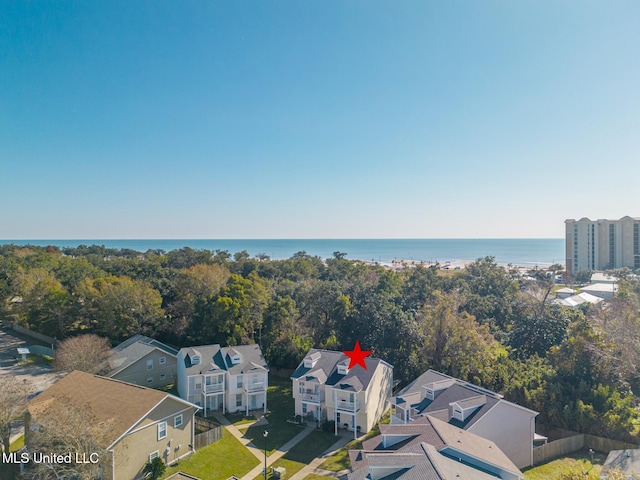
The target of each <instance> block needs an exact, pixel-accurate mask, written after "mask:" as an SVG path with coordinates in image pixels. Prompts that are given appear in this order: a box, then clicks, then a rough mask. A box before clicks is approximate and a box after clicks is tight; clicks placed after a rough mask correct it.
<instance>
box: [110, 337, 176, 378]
mask: <svg viewBox="0 0 640 480" xmlns="http://www.w3.org/2000/svg"><path fill="white" fill-rule="evenodd" d="M177 356H178V351H177V350H176V349H175V348H172V347H170V346H168V345H165V344H164V343H162V342H159V341H158V340H155V339H153V338H149V337H146V336H144V335H134V336H133V337H131V338H128V339H127V340H125V341H124V342H122V343H121V344H119V345H118V346H116V347H114V348H113V350H112V351H111V355H110V357H109V359H108V365H109V371H108V373H107V375H106V376H107V377H111V378H115V379H117V380H122V381H123V382H129V383H135V384H136V385H142V386H145V387H151V388H158V387H164V386H166V385H170V384H172V383H175V382H176V374H177Z"/></svg>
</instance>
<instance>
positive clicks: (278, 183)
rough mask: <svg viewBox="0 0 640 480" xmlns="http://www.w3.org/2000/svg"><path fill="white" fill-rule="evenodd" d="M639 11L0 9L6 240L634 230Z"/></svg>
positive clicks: (286, 1)
mask: <svg viewBox="0 0 640 480" xmlns="http://www.w3.org/2000/svg"><path fill="white" fill-rule="evenodd" d="M639 18H640V2H637V1H616V2H601V1H575V0H574V1H558V0H554V1H545V0H531V1H527V0H521V1H517V2H516V1H512V0H501V1H497V0H496V1H475V0H467V1H456V0H453V1H446V2H444V1H426V0H415V1H403V0H393V1H391V0H389V1H377V0H340V1H329V0H327V1H319V0H306V1H300V0H269V1H265V0H243V1H236V0H228V1H216V0H210V1H188V0H185V1H180V2H178V1H161V0H154V1H135V2H131V1H109V2H105V1H46V0H38V1H35V0H34V1H12V0H0V239H19V238H31V239H40V238H83V239H91V238H99V239H104V238H368V237H372V238H452V237H460V238H499V237H503V238H517V237H562V236H563V235H564V225H563V221H564V219H565V218H574V217H576V218H579V217H583V216H589V217H591V218H604V217H607V218H619V217H622V216H624V215H632V216H640V211H638V210H637V209H638V205H639V204H638V201H637V195H638V193H637V192H638V184H639V179H640V161H639V157H640V135H639V132H640V88H639V87H638V86H639V85H640V62H638V52H639V51H640V29H639V28H638V19H639ZM634 209H636V210H634Z"/></svg>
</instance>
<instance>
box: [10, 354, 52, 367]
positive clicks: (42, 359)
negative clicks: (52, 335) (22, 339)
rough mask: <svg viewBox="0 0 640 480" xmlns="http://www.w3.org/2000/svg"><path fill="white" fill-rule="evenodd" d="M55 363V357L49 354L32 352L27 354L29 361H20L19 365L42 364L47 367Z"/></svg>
mask: <svg viewBox="0 0 640 480" xmlns="http://www.w3.org/2000/svg"><path fill="white" fill-rule="evenodd" d="M52 363H53V357H50V356H48V355H36V354H35V353H30V354H29V355H27V361H26V362H23V361H19V362H18V365H21V366H24V365H42V366H45V367H50V366H51V364H52Z"/></svg>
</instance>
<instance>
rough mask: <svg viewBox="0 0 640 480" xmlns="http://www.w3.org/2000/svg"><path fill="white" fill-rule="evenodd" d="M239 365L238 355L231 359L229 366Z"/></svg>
mask: <svg viewBox="0 0 640 480" xmlns="http://www.w3.org/2000/svg"><path fill="white" fill-rule="evenodd" d="M239 363H240V355H234V356H233V357H231V364H232V365H238V364H239Z"/></svg>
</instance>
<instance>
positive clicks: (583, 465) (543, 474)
mask: <svg viewBox="0 0 640 480" xmlns="http://www.w3.org/2000/svg"><path fill="white" fill-rule="evenodd" d="M605 459H606V456H605V455H603V454H601V453H595V454H594V456H593V463H591V456H590V455H589V453H588V452H587V451H584V450H581V451H578V452H575V453H574V454H571V455H570V456H568V457H561V458H556V459H555V460H551V461H550V462H547V463H545V464H542V465H538V466H537V467H533V468H530V469H528V470H527V471H525V472H523V473H524V478H525V479H526V480H558V479H560V475H562V474H563V473H565V472H567V471H568V470H569V469H570V468H571V467H574V466H577V465H579V466H580V469H581V470H582V471H583V472H589V471H593V472H594V473H600V468H601V466H602V463H604V461H605Z"/></svg>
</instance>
